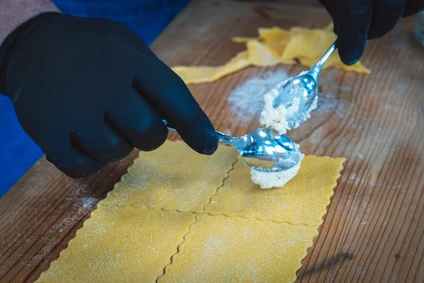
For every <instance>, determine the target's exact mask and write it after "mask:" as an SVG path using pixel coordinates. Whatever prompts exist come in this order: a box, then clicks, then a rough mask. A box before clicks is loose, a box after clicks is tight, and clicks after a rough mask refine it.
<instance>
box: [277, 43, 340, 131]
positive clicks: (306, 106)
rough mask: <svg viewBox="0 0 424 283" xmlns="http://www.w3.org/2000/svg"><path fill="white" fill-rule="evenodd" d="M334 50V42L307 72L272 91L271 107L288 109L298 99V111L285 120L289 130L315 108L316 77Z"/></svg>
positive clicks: (316, 97)
mask: <svg viewBox="0 0 424 283" xmlns="http://www.w3.org/2000/svg"><path fill="white" fill-rule="evenodd" d="M334 50H336V42H334V43H333V44H332V45H331V46H330V48H329V49H328V50H327V51H326V52H325V53H324V55H323V56H322V57H321V59H319V60H318V62H317V63H316V64H315V65H314V66H313V67H312V69H311V70H310V71H308V72H302V73H300V74H299V75H297V76H295V77H292V78H290V79H288V80H287V81H285V82H283V83H280V84H278V85H277V86H276V87H275V88H274V89H273V90H271V91H277V93H278V95H277V96H276V97H275V99H274V101H273V107H274V108H277V107H278V106H280V105H284V107H285V108H288V107H290V106H291V105H292V103H293V100H294V99H295V98H299V99H300V107H299V110H298V111H297V112H296V113H294V114H293V115H292V116H291V117H289V118H288V119H287V123H288V126H289V129H293V128H296V127H298V126H299V125H300V124H301V123H302V122H304V121H306V119H308V118H309V112H310V111H311V110H313V109H311V107H313V108H315V107H316V102H317V99H318V95H317V94H318V76H319V73H320V71H321V69H322V67H323V66H324V64H325V62H327V60H328V58H330V55H331V54H332V53H333V52H334Z"/></svg>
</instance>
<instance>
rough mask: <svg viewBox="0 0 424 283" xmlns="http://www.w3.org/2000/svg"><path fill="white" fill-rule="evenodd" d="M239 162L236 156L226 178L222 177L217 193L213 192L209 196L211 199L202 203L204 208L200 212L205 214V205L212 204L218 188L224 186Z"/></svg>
mask: <svg viewBox="0 0 424 283" xmlns="http://www.w3.org/2000/svg"><path fill="white" fill-rule="evenodd" d="M237 162H239V159H238V158H236V160H235V161H234V162H233V163H232V164H231V168H230V170H228V171H227V175H226V176H225V178H224V179H222V182H221V184H220V185H219V186H218V187H217V188H216V190H215V193H213V194H212V195H211V196H209V200H208V202H207V203H206V204H204V205H202V210H201V213H200V214H205V206H207V205H208V204H210V203H211V201H212V198H213V197H214V196H216V195H217V194H218V190H219V189H220V188H222V187H223V186H224V184H225V181H227V180H228V179H229V178H230V174H231V171H233V170H234V168H235V165H236V164H237Z"/></svg>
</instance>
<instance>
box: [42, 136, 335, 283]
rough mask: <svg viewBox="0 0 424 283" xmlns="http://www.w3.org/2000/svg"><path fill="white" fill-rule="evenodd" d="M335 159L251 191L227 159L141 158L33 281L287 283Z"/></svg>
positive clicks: (314, 225)
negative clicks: (286, 180)
mask: <svg viewBox="0 0 424 283" xmlns="http://www.w3.org/2000/svg"><path fill="white" fill-rule="evenodd" d="M342 162H343V159H341V158H330V157H315V156H306V157H305V158H304V159H303V161H302V165H301V168H300V171H299V174H298V175H297V176H296V177H295V178H294V179H293V180H291V181H290V182H289V183H288V184H287V185H286V186H285V187H284V188H278V189H272V190H261V189H260V188H259V187H257V186H256V185H254V184H253V183H252V182H251V181H250V179H249V175H248V173H249V170H248V168H246V167H245V165H243V163H242V162H241V161H240V160H238V156H237V152H236V151H235V150H234V149H232V148H229V147H226V146H220V147H219V149H218V151H217V152H216V153H215V154H214V155H212V156H201V155H199V154H197V153H195V152H193V151H192V150H190V149H189V148H188V147H187V146H186V145H185V144H184V143H182V142H166V143H165V145H164V146H163V147H161V148H160V149H159V150H157V151H154V152H148V153H141V154H140V156H139V158H138V159H137V160H136V161H135V163H134V165H133V166H132V167H131V168H130V170H129V173H128V174H126V175H125V176H124V177H123V179H122V181H121V182H119V183H118V184H117V185H116V186H115V189H114V190H113V191H112V192H110V193H109V194H108V196H107V197H106V199H105V200H103V201H101V202H100V203H99V205H98V208H97V209H96V210H95V211H94V212H93V213H92V216H91V218H90V219H88V220H87V221H86V222H85V223H84V227H83V228H81V230H79V231H78V232H77V235H76V237H75V239H73V240H71V242H70V244H69V246H68V248H67V249H65V250H64V251H62V252H61V255H60V257H59V259H57V260H56V261H55V262H53V263H52V265H51V267H50V268H49V270H48V271H46V272H44V273H43V274H42V276H41V277H40V279H39V280H38V282H43V283H46V282H65V283H66V282H90V283H92V282H156V281H159V282H293V281H294V280H295V279H296V271H297V270H298V269H299V268H300V266H301V260H302V259H303V258H304V257H305V255H306V252H307V249H308V248H309V247H310V246H311V245H312V242H313V238H314V237H315V236H316V235H317V233H318V232H317V231H318V227H319V226H320V225H321V223H322V217H323V216H324V215H325V213H326V206H327V205H328V204H329V202H330V197H331V195H332V194H333V189H334V187H335V186H336V180H337V178H338V177H339V172H340V170H341V168H342Z"/></svg>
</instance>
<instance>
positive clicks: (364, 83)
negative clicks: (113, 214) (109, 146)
mask: <svg viewBox="0 0 424 283" xmlns="http://www.w3.org/2000/svg"><path fill="white" fill-rule="evenodd" d="M329 21H330V18H329V16H328V15H327V14H326V12H325V11H324V10H322V9H318V8H314V7H309V6H288V5H277V4H255V3H241V2H231V1H223V0H221V1H216V0H214V1H209V0H208V1H206V0H205V1H201V0H199V1H194V2H193V3H192V4H190V5H189V7H188V8H187V9H185V11H184V12H183V13H182V14H181V15H180V16H179V17H178V18H177V19H176V20H175V21H174V22H173V23H172V24H171V26H170V27H169V28H168V29H167V30H166V31H165V32H164V33H163V34H162V35H161V37H160V38H159V39H158V40H157V41H156V42H155V43H154V44H153V46H152V48H153V50H154V51H155V52H156V53H157V54H158V55H159V57H161V58H162V59H163V60H164V61H165V62H166V63H168V64H170V65H177V64H178V65H181V64H182V65H196V64H208V65H217V64H221V63H224V62H226V61H227V60H228V59H229V58H231V57H232V56H233V55H234V54H235V53H236V52H238V51H240V50H241V49H242V48H243V46H242V45H237V44H234V43H232V42H231V37H232V36H236V35H238V36H255V35H256V28H257V27H271V26H274V25H278V26H282V27H286V28H287V27H290V26H292V25H301V26H307V27H322V26H324V25H325V24H327V23H328V22H329ZM412 26H413V21H412V20H404V21H402V22H401V24H400V25H398V27H397V28H396V29H395V30H394V31H393V32H391V33H390V34H389V35H388V36H386V37H384V38H383V39H381V40H379V41H375V42H371V43H369V45H368V48H367V51H366V54H365V56H364V57H363V62H364V64H365V65H367V66H368V67H369V68H371V69H372V70H373V73H372V74H371V75H368V76H366V75H359V74H355V73H350V72H345V71H341V70H335V69H333V70H326V71H325V72H323V73H322V77H321V81H320V84H321V92H322V93H323V94H322V95H321V99H320V102H319V108H318V110H316V111H315V112H314V114H313V118H312V119H310V120H308V122H307V123H305V124H304V125H302V126H301V127H300V128H299V129H297V130H295V131H292V132H291V133H290V135H289V136H290V137H291V138H293V139H294V140H295V141H296V142H301V149H302V150H303V151H304V152H305V153H307V154H316V155H330V156H335V157H336V156H343V157H346V159H347V161H346V163H345V169H344V171H343V174H342V177H341V178H340V179H339V184H338V186H337V188H336V189H335V195H334V197H333V200H332V203H331V205H330V206H329V207H328V214H327V216H326V218H325V222H324V224H323V225H322V227H321V231H320V235H319V237H318V238H316V239H315V243H314V246H313V248H311V249H310V250H309V252H308V255H307V257H306V258H305V259H304V260H303V265H302V268H301V270H300V271H299V272H298V274H299V276H298V280H299V281H302V282H317V281H319V282H406V281H407V282H423V281H424V212H423V210H424V193H423V190H424V142H423V137H424V93H423V92H424V91H423V90H424V80H423V77H424V49H423V48H422V47H420V46H419V44H418V43H417V42H416V41H415V39H414V38H413V35H412ZM279 68H284V69H285V70H286V71H287V72H289V73H290V74H292V75H294V74H297V73H299V72H300V71H301V70H303V68H302V67H301V66H279ZM273 69H275V68H249V69H246V70H244V71H241V72H238V73H236V74H233V75H231V76H228V77H226V78H224V79H222V80H219V81H218V82H216V83H213V84H204V85H193V86H190V89H191V90H192V92H193V94H194V95H195V97H196V98H197V100H198V101H199V102H200V104H201V105H202V106H203V108H204V109H205V111H206V112H207V114H208V115H209V116H210V118H211V119H212V121H213V123H214V125H215V126H216V128H217V129H219V130H222V131H226V130H229V131H231V133H233V134H244V133H246V132H247V131H248V130H250V129H253V128H254V127H256V126H258V124H257V122H256V121H257V118H252V119H251V121H247V122H246V121H242V120H241V119H238V120H237V119H236V118H237V116H235V114H234V113H232V112H231V111H230V103H229V102H228V101H227V95H228V93H229V92H230V91H231V90H232V89H233V88H234V87H236V86H237V85H239V84H241V83H242V82H243V81H245V80H246V79H247V78H248V77H251V76H255V75H259V74H261V73H264V72H266V71H270V70H273ZM170 138H172V139H175V138H176V136H173V135H171V137H170ZM136 154H137V153H136V152H134V153H133V154H132V155H131V157H130V158H128V159H127V160H125V161H123V162H121V163H119V164H114V165H111V166H109V167H108V168H107V169H106V170H105V171H104V172H103V173H102V174H100V175H99V176H96V177H92V178H88V179H84V180H71V179H69V178H67V177H65V176H64V175H62V174H61V173H59V171H57V170H56V169H55V168H54V167H53V166H52V165H50V164H49V163H48V162H47V161H46V160H45V159H44V158H42V159H41V160H40V161H38V162H37V163H36V164H35V165H34V166H33V168H32V169H31V170H30V171H29V172H28V173H27V174H26V175H25V176H24V177H23V178H22V179H21V180H20V181H19V182H18V183H17V184H16V185H15V186H14V187H13V188H12V189H11V190H10V191H9V192H8V193H7V194H6V195H5V196H4V197H3V198H2V199H1V200H0V243H1V246H0V282H9V281H12V282H21V281H28V282H32V281H34V280H35V279H36V278H38V276H39V275H40V273H41V272H42V271H44V270H46V269H47V268H48V266H49V264H50V262H51V261H52V260H54V259H56V258H57V257H58V255H59V252H60V251H61V250H63V249H64V248H66V246H67V243H68V241H69V240H70V239H72V238H73V237H74V236H75V232H76V231H77V230H78V229H79V228H80V227H81V226H82V223H83V222H84V220H85V219H87V218H88V217H89V215H90V212H91V211H92V210H94V209H95V207H96V203H97V202H98V201H99V200H101V199H102V198H104V197H105V195H106V194H107V192H108V191H110V190H111V189H112V186H113V185H114V184H115V183H116V182H117V181H119V179H120V176H121V175H122V174H123V173H124V172H125V170H126V168H127V167H128V166H129V165H130V164H131V162H132V160H133V158H134V157H135V156H136Z"/></svg>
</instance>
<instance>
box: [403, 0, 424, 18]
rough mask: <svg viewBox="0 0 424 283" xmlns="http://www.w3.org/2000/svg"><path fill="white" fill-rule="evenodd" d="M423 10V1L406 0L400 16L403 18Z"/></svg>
mask: <svg viewBox="0 0 424 283" xmlns="http://www.w3.org/2000/svg"><path fill="white" fill-rule="evenodd" d="M423 10H424V1H422V0H416V1H408V2H407V3H406V6H405V9H404V11H403V15H402V17H403V18H406V17H410V16H412V15H415V14H416V13H418V12H420V11H423Z"/></svg>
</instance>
